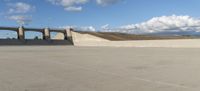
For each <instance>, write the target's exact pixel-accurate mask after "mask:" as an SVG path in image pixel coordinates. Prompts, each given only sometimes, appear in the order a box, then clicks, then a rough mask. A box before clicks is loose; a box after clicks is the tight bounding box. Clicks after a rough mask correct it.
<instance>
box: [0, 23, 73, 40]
mask: <svg viewBox="0 0 200 91" xmlns="http://www.w3.org/2000/svg"><path fill="white" fill-rule="evenodd" d="M0 30H9V31H15V32H17V38H18V40H25V31H33V32H40V33H42V35H43V40H51V35H50V34H51V32H58V33H63V35H64V40H68V39H69V38H70V37H71V36H70V31H73V29H72V28H70V29H53V28H25V27H23V26H20V27H4V26H0Z"/></svg>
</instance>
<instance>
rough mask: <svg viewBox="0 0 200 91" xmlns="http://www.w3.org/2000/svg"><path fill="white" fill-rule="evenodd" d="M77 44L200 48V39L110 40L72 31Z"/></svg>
mask: <svg viewBox="0 0 200 91" xmlns="http://www.w3.org/2000/svg"><path fill="white" fill-rule="evenodd" d="M72 38H73V43H74V45H75V46H105V47H176V48H177V47H179V48H194V47H195V48H200V39H173V40H135V41H109V40H106V39H102V38H99V37H96V36H93V35H89V34H80V33H77V32H73V31H72Z"/></svg>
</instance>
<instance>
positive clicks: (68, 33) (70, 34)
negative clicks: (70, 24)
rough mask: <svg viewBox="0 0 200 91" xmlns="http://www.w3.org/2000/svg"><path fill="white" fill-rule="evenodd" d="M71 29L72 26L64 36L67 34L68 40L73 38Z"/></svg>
mask: <svg viewBox="0 0 200 91" xmlns="http://www.w3.org/2000/svg"><path fill="white" fill-rule="evenodd" d="M71 31H73V29H72V28H69V29H66V30H65V33H64V36H65V39H66V40H71V39H72V33H71Z"/></svg>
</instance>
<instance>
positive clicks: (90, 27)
mask: <svg viewBox="0 0 200 91" xmlns="http://www.w3.org/2000/svg"><path fill="white" fill-rule="evenodd" d="M60 28H73V29H74V30H75V31H92V32H94V31H96V29H95V28H94V27H93V26H84V27H78V26H62V27H60Z"/></svg>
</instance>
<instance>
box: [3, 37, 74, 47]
mask: <svg viewBox="0 0 200 91" xmlns="http://www.w3.org/2000/svg"><path fill="white" fill-rule="evenodd" d="M4 45H13V46H14V45H22V46H23V45H73V44H72V43H71V42H70V41H68V40H33V39H26V40H16V39H0V46H4Z"/></svg>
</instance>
